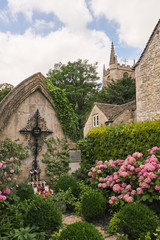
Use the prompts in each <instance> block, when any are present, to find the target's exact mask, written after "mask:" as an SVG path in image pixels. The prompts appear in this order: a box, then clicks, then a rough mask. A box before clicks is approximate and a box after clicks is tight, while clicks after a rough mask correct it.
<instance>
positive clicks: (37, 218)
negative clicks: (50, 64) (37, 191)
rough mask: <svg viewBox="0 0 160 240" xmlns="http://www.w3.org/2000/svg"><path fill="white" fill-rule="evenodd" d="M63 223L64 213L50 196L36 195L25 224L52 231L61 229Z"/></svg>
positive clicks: (48, 231)
mask: <svg viewBox="0 0 160 240" xmlns="http://www.w3.org/2000/svg"><path fill="white" fill-rule="evenodd" d="M61 224H62V214H61V213H60V211H59V209H58V207H57V205H56V204H55V203H54V202H53V199H52V198H50V197H46V198H42V197H41V196H39V195H36V196H35V197H34V200H33V201H32V202H31V204H30V208H29V211H28V213H27V216H26V218H25V225H27V226H28V225H31V226H36V227H39V229H40V230H41V231H45V232H47V233H51V232H54V231H57V230H59V228H60V227H61Z"/></svg>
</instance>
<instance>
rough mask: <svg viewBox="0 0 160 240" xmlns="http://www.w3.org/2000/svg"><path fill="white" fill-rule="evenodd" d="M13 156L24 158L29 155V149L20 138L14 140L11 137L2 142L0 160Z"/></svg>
mask: <svg viewBox="0 0 160 240" xmlns="http://www.w3.org/2000/svg"><path fill="white" fill-rule="evenodd" d="M11 157H17V158H18V159H20V160H22V159H25V158H27V157H28V151H27V149H26V148H25V147H23V144H21V143H18V140H16V141H13V140H11V139H9V138H6V139H5V140H2V141H1V143H0V161H5V160H6V159H10V158H11Z"/></svg>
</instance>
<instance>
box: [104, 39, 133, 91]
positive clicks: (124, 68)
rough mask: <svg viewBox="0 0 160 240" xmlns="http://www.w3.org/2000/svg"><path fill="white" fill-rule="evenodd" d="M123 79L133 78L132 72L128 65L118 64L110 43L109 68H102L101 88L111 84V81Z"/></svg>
mask: <svg viewBox="0 0 160 240" xmlns="http://www.w3.org/2000/svg"><path fill="white" fill-rule="evenodd" d="M125 77H126V78H127V77H132V78H134V77H135V75H134V70H133V69H132V67H130V66H129V65H126V64H120V63H118V60H117V56H116V54H115V51H114V44H113V42H112V45H111V53H110V61H109V68H108V69H105V65H104V66H103V87H104V86H106V85H107V83H108V82H111V80H112V79H113V80H118V79H121V78H125Z"/></svg>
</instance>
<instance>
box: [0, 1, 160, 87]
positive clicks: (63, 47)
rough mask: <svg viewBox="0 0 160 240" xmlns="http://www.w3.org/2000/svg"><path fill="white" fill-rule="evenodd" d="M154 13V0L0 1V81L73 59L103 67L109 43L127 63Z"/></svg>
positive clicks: (158, 10) (157, 12) (159, 7)
mask: <svg viewBox="0 0 160 240" xmlns="http://www.w3.org/2000/svg"><path fill="white" fill-rule="evenodd" d="M159 18H160V0H0V83H10V84H12V85H14V86H16V85H17V84H19V83H20V82H21V81H23V80H24V79H26V78H28V77H29V76H31V75H33V74H35V73H37V72H41V73H42V74H43V75H44V76H46V75H47V73H48V71H49V70H50V69H53V68H54V64H56V63H59V62H62V63H63V64H67V62H68V61H71V62H73V61H77V60H78V59H82V60H85V59H88V62H89V63H91V64H94V63H95V62H98V68H97V72H98V75H99V77H100V81H102V74H103V64H105V67H106V68H107V67H108V64H109V57H110V50H111V43H112V42H113V43H114V46H115V52H116V54H117V57H118V61H119V62H120V63H125V61H126V64H129V65H133V61H134V59H135V60H136V61H137V60H138V58H139V57H140V55H141V53H142V51H143V49H144V47H145V45H146V43H147V41H148V39H149V37H150V35H151V33H152V31H153V29H154V27H155V25H156V24H157V22H158V20H159Z"/></svg>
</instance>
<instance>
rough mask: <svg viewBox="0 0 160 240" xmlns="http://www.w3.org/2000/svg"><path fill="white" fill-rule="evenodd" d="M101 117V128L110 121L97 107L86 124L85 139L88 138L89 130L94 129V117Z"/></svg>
mask: <svg viewBox="0 0 160 240" xmlns="http://www.w3.org/2000/svg"><path fill="white" fill-rule="evenodd" d="M95 115H98V116H99V126H101V125H105V124H104V123H105V122H106V121H107V120H108V119H107V117H106V116H105V115H104V114H103V113H102V112H101V111H100V109H99V108H98V107H97V106H96V105H95V106H94V107H93V109H92V111H91V113H90V115H89V117H88V119H87V121H86V123H85V127H84V137H86V135H87V133H88V131H89V130H91V129H93V116H95Z"/></svg>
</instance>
